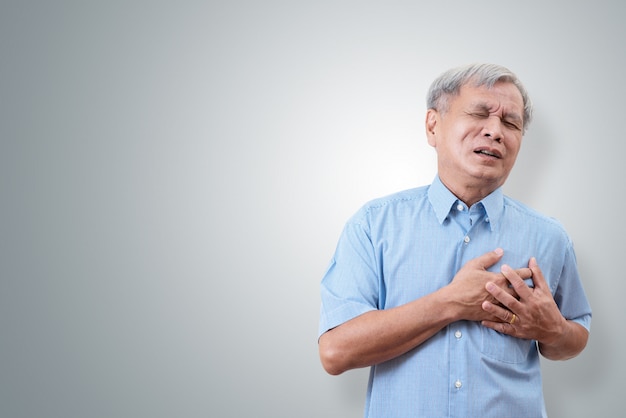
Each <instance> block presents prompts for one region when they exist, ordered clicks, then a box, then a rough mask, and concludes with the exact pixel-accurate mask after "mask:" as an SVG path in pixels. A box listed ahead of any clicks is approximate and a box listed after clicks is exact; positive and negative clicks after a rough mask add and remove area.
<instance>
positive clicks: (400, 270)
mask: <svg viewBox="0 0 626 418" xmlns="http://www.w3.org/2000/svg"><path fill="white" fill-rule="evenodd" d="M498 247H501V248H502V249H504V256H503V257H502V259H501V260H500V261H499V262H498V263H497V264H496V265H494V266H492V267H491V268H490V269H489V270H490V271H494V272H499V271H500V267H501V265H502V264H508V265H510V266H511V267H513V268H521V267H527V266H528V261H529V259H530V258H531V257H533V256H535V257H536V258H537V262H538V264H539V267H540V268H541V269H542V272H543V274H544V276H545V278H546V280H547V282H548V284H549V286H550V289H551V290H552V294H553V295H554V299H555V301H556V303H557V305H558V306H559V309H560V310H561V313H562V314H563V316H564V317H565V318H567V319H571V320H573V321H575V322H578V323H579V324H581V325H583V326H584V327H585V328H587V329H589V326H590V322H591V308H590V306H589V303H588V301H587V298H586V296H585V293H584V290H583V287H582V284H581V281H580V278H579V275H578V270H577V267H576V258H575V255H574V250H573V248H572V242H571V240H570V238H569V237H568V235H567V234H566V232H565V230H564V229H563V227H562V226H561V225H560V224H559V223H558V222H557V221H555V220H554V219H551V218H548V217H545V216H543V215H541V214H539V213H537V212H536V211H534V210H532V209H530V208H528V207H526V206H524V205H522V204H521V203H519V202H516V201H514V200H512V199H510V198H508V197H506V196H504V195H503V194H502V191H501V189H498V190H496V191H494V192H493V193H491V194H490V195H489V196H487V197H486V198H484V199H483V200H482V201H480V202H478V203H476V204H474V205H473V206H472V207H471V208H468V207H467V206H466V205H465V204H464V203H463V202H461V201H459V200H458V199H457V198H456V197H455V196H454V195H453V194H452V193H451V192H450V191H449V190H448V189H447V188H446V187H445V186H444V185H443V183H441V181H440V180H439V178H438V177H436V178H435V180H434V181H433V184H432V185H430V186H425V187H420V188H416V189H412V190H407V191H404V192H400V193H396V194H394V195H391V196H388V197H385V198H381V199H377V200H373V201H371V202H370V203H368V204H367V205H365V206H364V207H363V208H361V209H360V210H359V211H358V212H357V213H356V214H355V215H354V216H353V217H352V218H351V219H350V220H349V221H348V222H347V224H346V226H345V228H344V230H343V232H342V235H341V238H340V239H339V243H338V245H337V249H336V252H335V255H334V257H333V259H332V261H331V263H330V266H329V268H328V270H327V272H326V274H325V276H324V278H323V280H322V283H321V297H322V305H321V313H320V328H319V335H321V334H323V333H324V332H326V331H327V330H329V329H332V328H334V327H336V326H338V325H340V324H342V323H344V322H346V321H348V320H350V319H352V318H354V317H356V316H358V315H361V314H363V313H365V312H368V311H371V310H377V309H388V308H392V307H395V306H399V305H402V304H405V303H407V302H410V301H411V300H414V299H417V298H420V297H422V296H424V295H427V294H430V293H432V292H434V291H435V290H437V289H439V288H441V287H443V286H445V285H447V284H448V283H450V282H451V281H452V278H453V277H454V275H455V273H456V272H457V271H458V270H459V269H460V268H461V266H463V265H464V264H465V263H466V262H467V261H469V260H471V259H473V258H475V257H477V256H479V255H482V254H484V253H486V252H488V251H492V250H494V249H496V248H498ZM527 282H530V280H528V281H527ZM545 416H546V410H545V406H544V399H543V390H542V383H541V371H540V366H539V353H538V349H537V343H536V341H531V340H524V339H519V338H515V337H511V336H508V335H504V334H500V333H498V332H496V331H493V330H491V329H489V328H486V327H483V326H482V325H481V324H480V323H478V322H471V321H458V322H454V323H452V324H450V325H448V326H447V327H445V328H444V329H442V330H441V331H439V332H438V333H437V334H435V335H434V336H433V337H431V338H430V339H429V340H427V341H426V342H424V343H422V344H421V345H420V346H418V347H416V348H415V349H413V350H411V351H409V352H408V353H406V354H404V355H402V356H399V357H397V358H395V359H392V360H390V361H387V362H384V363H381V364H377V365H375V366H372V367H371V371H370V379H369V384H368V389H367V401H366V406H365V417H367V418H396V417H397V418H404V417H427V418H436V417H472V418H476V417H480V418H489V417H494V418H503V417H520V418H535V417H545Z"/></svg>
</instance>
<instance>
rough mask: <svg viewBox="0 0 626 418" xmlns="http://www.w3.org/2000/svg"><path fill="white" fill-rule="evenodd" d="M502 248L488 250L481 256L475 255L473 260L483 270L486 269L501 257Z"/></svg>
mask: <svg viewBox="0 0 626 418" xmlns="http://www.w3.org/2000/svg"><path fill="white" fill-rule="evenodd" d="M503 254H504V250H503V249H502V248H496V249H495V250H493V251H489V252H488V253H485V254H483V255H481V256H478V257H476V258H475V259H474V260H473V261H474V262H475V263H476V264H477V265H478V267H480V268H481V269H483V270H487V269H488V268H489V267H491V266H493V265H494V264H496V263H497V262H498V260H500V259H501V258H502V255H503Z"/></svg>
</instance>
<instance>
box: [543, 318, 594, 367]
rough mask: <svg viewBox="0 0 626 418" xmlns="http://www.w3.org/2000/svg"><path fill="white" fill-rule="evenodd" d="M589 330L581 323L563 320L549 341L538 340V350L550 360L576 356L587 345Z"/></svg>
mask: <svg viewBox="0 0 626 418" xmlns="http://www.w3.org/2000/svg"><path fill="white" fill-rule="evenodd" d="M588 338H589V332H588V331H587V329H586V328H585V327H583V326H582V325H580V324H578V323H576V322H573V321H568V320H564V322H563V326H562V330H560V331H559V332H558V333H557V334H556V335H555V336H554V338H552V340H550V341H545V342H542V341H540V342H539V351H540V352H541V354H542V355H543V356H544V357H545V358H547V359H550V360H567V359H570V358H572V357H576V356H577V355H578V354H579V353H580V352H581V351H583V349H584V348H585V346H586V345H587V340H588Z"/></svg>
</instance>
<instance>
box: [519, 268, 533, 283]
mask: <svg viewBox="0 0 626 418" xmlns="http://www.w3.org/2000/svg"><path fill="white" fill-rule="evenodd" d="M515 272H516V273H517V275H518V276H520V277H521V278H522V279H523V280H525V279H530V278H532V277H533V271H532V269H531V268H530V267H523V268H521V269H516V270H515Z"/></svg>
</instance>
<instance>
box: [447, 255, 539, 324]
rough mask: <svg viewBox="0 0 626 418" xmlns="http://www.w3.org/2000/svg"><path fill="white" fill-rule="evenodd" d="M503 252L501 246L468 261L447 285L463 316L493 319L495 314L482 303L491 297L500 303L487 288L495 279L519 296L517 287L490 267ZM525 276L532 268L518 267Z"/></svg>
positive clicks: (510, 292)
mask: <svg viewBox="0 0 626 418" xmlns="http://www.w3.org/2000/svg"><path fill="white" fill-rule="evenodd" d="M503 254H504V251H503V250H502V249H501V248H497V249H495V250H494V251H489V252H488V253H485V254H483V255H481V256H479V257H476V258H474V259H472V260H470V261H468V262H467V263H465V265H464V266H463V267H461V269H460V270H459V271H458V272H457V273H456V275H455V276H454V278H453V279H452V282H451V283H450V284H449V285H448V287H449V289H448V290H449V291H450V295H451V298H452V299H453V300H455V301H456V302H457V304H458V307H459V308H460V309H461V312H460V318H459V319H464V320H469V321H483V320H493V316H492V315H491V314H489V313H487V312H485V311H484V309H482V303H483V302H484V301H489V302H491V303H493V304H496V305H498V304H499V302H498V301H497V300H495V298H494V297H493V296H492V295H491V294H490V293H489V292H487V290H486V289H485V285H486V284H487V282H493V283H495V284H496V285H497V286H500V287H501V288H502V289H504V290H505V291H506V292H507V293H509V294H510V295H512V296H513V297H516V298H517V295H516V294H515V290H514V289H513V288H512V287H510V286H509V282H508V281H507V279H506V277H504V275H503V274H502V273H493V272H490V271H488V270H487V269H488V268H489V267H491V266H493V265H494V264H496V263H497V262H498V261H499V260H500V259H501V258H502V255H503ZM516 271H517V274H519V275H520V277H521V278H522V279H527V278H530V277H531V276H532V272H531V271H530V269H529V268H521V269H519V270H516Z"/></svg>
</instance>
